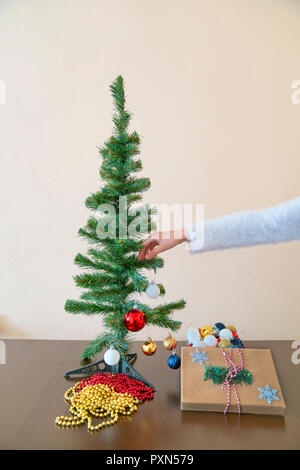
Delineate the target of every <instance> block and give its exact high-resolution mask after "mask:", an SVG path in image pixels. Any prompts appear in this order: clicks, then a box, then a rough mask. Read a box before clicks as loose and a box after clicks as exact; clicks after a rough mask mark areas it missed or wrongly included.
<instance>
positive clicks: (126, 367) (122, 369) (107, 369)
mask: <svg viewBox="0 0 300 470" xmlns="http://www.w3.org/2000/svg"><path fill="white" fill-rule="evenodd" d="M136 358H137V354H136V353H132V354H126V356H125V360H124V359H120V361H119V363H118V364H116V365H115V366H109V365H107V364H106V363H105V362H104V359H100V360H99V361H96V362H93V363H92V364H89V365H87V366H83V367H79V368H78V369H74V370H69V371H68V372H66V373H65V375H64V377H66V378H68V379H72V378H80V377H81V378H83V377H89V376H90V375H94V374H96V373H99V372H101V373H106V374H126V375H127V376H128V377H130V378H132V379H136V380H140V381H141V382H143V383H144V384H145V385H146V386H147V387H151V388H153V390H154V387H153V385H151V384H150V383H149V382H148V381H147V380H146V379H144V377H142V376H141V375H140V374H139V373H138V372H137V371H136V370H135V369H134V368H133V367H132V365H131V364H133V363H134V362H135V361H136Z"/></svg>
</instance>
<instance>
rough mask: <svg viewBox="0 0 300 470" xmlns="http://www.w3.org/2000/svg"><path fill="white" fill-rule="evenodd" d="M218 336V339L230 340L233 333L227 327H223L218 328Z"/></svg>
mask: <svg viewBox="0 0 300 470" xmlns="http://www.w3.org/2000/svg"><path fill="white" fill-rule="evenodd" d="M219 337H220V339H226V340H227V341H231V340H232V338H233V334H232V331H231V330H228V328H223V330H220V332H219Z"/></svg>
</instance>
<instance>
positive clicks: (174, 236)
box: [138, 230, 187, 260]
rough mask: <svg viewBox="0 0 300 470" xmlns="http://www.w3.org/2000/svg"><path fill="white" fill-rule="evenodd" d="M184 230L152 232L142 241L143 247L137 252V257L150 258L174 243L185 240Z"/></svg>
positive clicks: (168, 248)
mask: <svg viewBox="0 0 300 470" xmlns="http://www.w3.org/2000/svg"><path fill="white" fill-rule="evenodd" d="M186 240H187V238H186V235H185V233H184V230H171V231H170V232H154V233H151V235H149V237H148V238H147V239H146V240H145V241H144V242H143V245H144V248H142V250H141V251H140V252H139V256H138V259H139V260H142V259H152V258H154V257H155V256H157V255H158V254H159V253H162V252H163V251H167V250H170V248H173V247H174V246H176V245H179V244H180V243H182V242H184V241H186Z"/></svg>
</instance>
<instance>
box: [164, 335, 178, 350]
mask: <svg viewBox="0 0 300 470" xmlns="http://www.w3.org/2000/svg"><path fill="white" fill-rule="evenodd" d="M163 345H164V348H165V349H166V350H167V351H172V349H175V348H176V346H177V341H176V339H175V338H174V337H173V336H172V335H171V334H169V336H167V337H166V338H165V339H164V342H163Z"/></svg>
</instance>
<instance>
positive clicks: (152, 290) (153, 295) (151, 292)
mask: <svg viewBox="0 0 300 470" xmlns="http://www.w3.org/2000/svg"><path fill="white" fill-rule="evenodd" d="M146 294H147V295H148V297H150V299H157V297H159V295H160V289H159V287H158V285H156V284H155V282H154V281H151V282H150V284H149V286H148V287H147V289H146Z"/></svg>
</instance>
